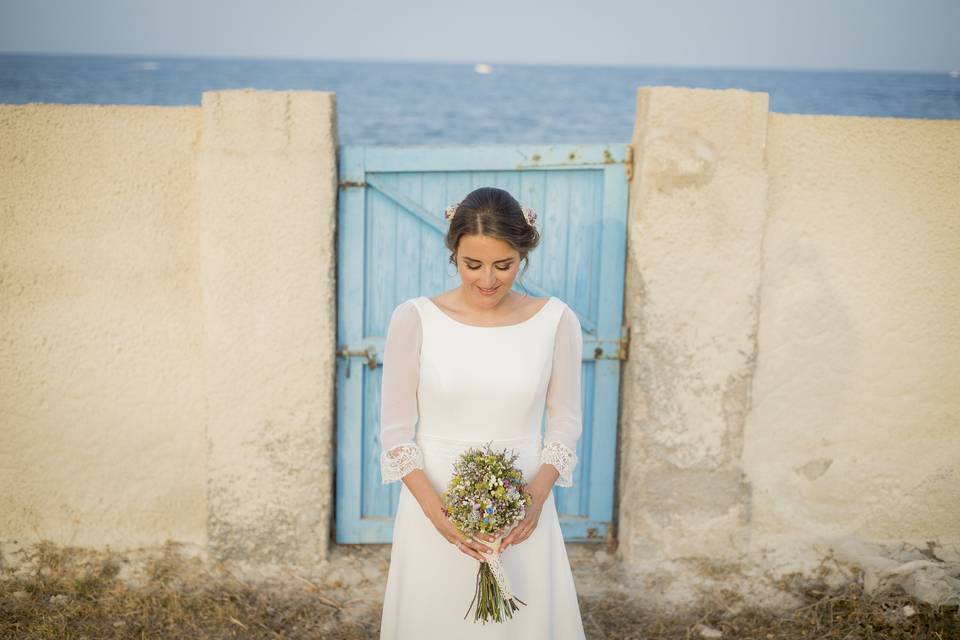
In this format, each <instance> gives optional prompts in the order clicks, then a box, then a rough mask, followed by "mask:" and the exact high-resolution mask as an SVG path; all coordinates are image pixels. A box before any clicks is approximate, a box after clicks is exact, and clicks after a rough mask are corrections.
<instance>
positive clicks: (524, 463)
mask: <svg viewBox="0 0 960 640" xmlns="http://www.w3.org/2000/svg"><path fill="white" fill-rule="evenodd" d="M444 218H445V219H446V220H447V221H448V222H449V229H448V232H447V234H446V238H445V243H446V246H447V248H448V249H449V250H450V252H451V255H450V262H451V263H452V264H454V265H456V267H457V270H458V272H459V274H460V279H461V284H460V286H459V287H457V288H455V289H452V290H450V291H447V292H444V293H441V294H439V295H437V296H435V297H432V298H431V297H427V296H418V297H414V298H409V299H407V300H404V301H403V302H401V303H400V304H398V305H397V306H396V307H395V308H394V310H393V313H392V315H391V318H390V323H389V326H388V328H387V336H386V341H385V346H384V353H383V368H382V381H381V397H380V432H379V438H380V469H381V475H382V478H383V482H384V483H390V482H397V481H400V482H401V483H402V486H401V488H400V496H399V501H398V503H397V511H396V516H395V519H394V525H393V539H392V547H391V555H390V569H389V572H388V574H387V584H386V590H385V593H384V599H383V613H382V618H381V623H380V637H381V638H383V639H392V638H399V639H402V640H406V639H408V638H410V639H422V638H447V639H451V640H467V639H468V638H485V639H487V638H524V639H531V640H532V639H538V638H542V639H544V640H546V639H551V640H553V639H568V638H570V639H579V638H584V632H583V623H582V621H581V616H580V607H579V602H578V600H577V593H576V587H575V584H574V579H573V574H572V571H571V569H570V562H569V559H568V557H567V552H566V547H565V545H564V540H563V534H562V531H561V528H560V521H559V518H558V516H557V508H556V503H555V501H554V496H553V487H554V485H558V486H562V487H570V486H573V471H574V468H575V467H576V464H577V454H576V451H577V441H578V440H579V438H580V434H581V432H582V416H581V397H580V396H581V358H582V350H583V338H582V334H581V327H580V322H579V320H578V318H577V316H576V314H575V313H574V312H573V310H572V309H571V308H570V307H568V306H567V304H566V303H565V302H563V301H562V300H561V299H560V298H557V297H555V296H549V297H546V298H535V297H530V296H526V295H521V294H518V293H516V292H514V291H512V290H511V288H512V286H513V283H514V280H515V279H516V278H517V275H518V272H519V266H520V262H521V261H526V263H527V265H528V264H529V253H530V252H531V251H532V250H533V249H534V248H535V247H536V246H537V245H538V243H539V241H540V232H539V230H538V228H537V224H536V213H535V212H534V211H533V210H531V209H529V208H526V207H521V205H520V204H519V203H518V202H517V200H516V199H515V198H514V197H513V196H512V195H510V193H508V192H507V191H505V190H503V189H498V188H495V187H482V188H479V189H476V190H474V191H472V192H471V193H469V194H468V195H467V196H466V197H465V198H464V199H463V201H462V202H459V203H457V204H455V205H451V206H450V207H448V208H447V210H446V212H445V214H444ZM544 410H546V424H545V429H544V433H543V434H541V429H540V425H541V422H542V420H543V415H544ZM486 445H490V446H491V447H492V448H494V449H499V450H504V451H507V452H508V453H511V452H512V453H516V454H517V455H518V457H517V459H516V461H515V464H516V465H517V467H518V468H519V469H521V471H522V472H523V476H524V482H525V487H524V489H525V491H526V492H527V493H529V494H530V495H531V497H532V498H533V503H532V504H531V505H530V506H529V507H528V509H527V511H526V516H525V518H524V519H523V520H522V521H521V522H519V523H518V524H517V525H516V526H515V527H513V528H512V529H510V530H509V531H507V532H499V535H501V536H502V541H501V546H500V552H501V560H502V563H503V567H504V570H505V572H506V574H507V576H508V578H509V582H510V585H511V587H512V591H513V593H514V594H516V595H517V597H519V598H521V599H522V600H523V602H524V603H525V604H526V606H522V607H520V609H519V611H516V612H514V614H513V617H512V618H508V619H506V620H505V621H504V622H502V623H490V624H480V623H478V622H475V621H474V620H473V616H472V615H470V616H469V617H467V616H465V612H467V610H468V608H469V606H470V603H471V599H472V597H473V594H474V591H475V588H476V576H477V569H478V563H479V562H486V558H487V557H488V554H489V553H490V549H489V547H488V546H487V545H485V544H483V543H482V542H480V541H478V540H474V539H471V538H468V537H465V536H464V535H462V534H461V533H460V532H459V531H458V530H457V529H456V528H455V527H454V525H453V523H452V522H451V521H450V519H449V518H447V516H446V515H444V513H443V510H442V508H441V507H442V504H441V499H440V496H441V495H442V493H443V492H444V490H445V489H446V486H447V483H448V482H449V481H450V478H451V475H452V473H453V463H454V462H455V461H456V460H457V458H458V456H459V455H460V453H462V452H463V451H465V450H466V449H468V448H471V447H485V446H486ZM484 539H485V540H487V541H493V540H494V539H495V538H494V537H493V536H485V537H484Z"/></svg>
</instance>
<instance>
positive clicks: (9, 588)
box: [0, 543, 960, 640]
mask: <svg viewBox="0 0 960 640" xmlns="http://www.w3.org/2000/svg"><path fill="white" fill-rule="evenodd" d="M125 562H126V560H125V559H124V558H123V557H121V556H119V555H117V554H114V553H111V552H109V551H107V552H90V551H87V550H83V551H80V550H75V549H70V548H59V547H56V546H55V545H52V544H49V543H41V544H39V545H36V546H35V547H34V548H33V549H32V550H31V551H30V557H29V563H28V564H26V565H24V566H27V567H29V570H28V571H23V570H21V571H18V572H14V571H12V570H4V572H3V573H4V575H3V579H2V581H0V638H4V639H5V638H23V639H24V640H33V639H40V638H43V639H44V640H47V639H52V638H71V639H80V638H87V639H88V640H94V639H100V638H191V639H202V638H286V639H299V638H331V639H339V638H375V637H376V636H377V632H378V629H379V620H380V609H379V603H364V602H361V601H360V600H358V599H354V600H351V599H350V597H349V594H346V595H344V594H343V593H342V592H337V593H331V592H329V591H328V590H325V589H322V588H321V587H319V586H317V584H315V583H314V582H311V581H310V580H307V579H305V578H298V579H294V580H290V581H287V582H286V583H283V584H281V583H258V584H256V585H254V584H249V583H245V582H243V581H241V580H239V579H237V578H236V577H234V576H232V575H230V574H229V573H228V572H226V571H217V570H214V571H210V570H208V569H206V568H205V567H204V566H203V565H202V563H201V562H200V561H199V560H197V561H193V560H190V559H185V558H184V557H183V556H182V555H181V554H179V553H178V552H177V550H176V546H175V545H172V544H171V545H168V546H167V547H165V548H164V550H163V553H162V554H161V555H159V556H158V557H156V558H154V559H153V560H151V561H149V562H147V563H146V564H145V565H144V571H143V573H142V575H139V576H138V578H137V579H136V580H127V579H124V578H125V576H124V575H121V574H123V573H124V564H125ZM788 582H789V581H788ZM802 584H803V583H802V581H800V580H797V581H796V582H795V583H792V584H786V583H785V584H784V588H791V589H793V590H794V591H795V592H797V593H799V595H801V596H802V598H803V599H804V601H805V602H806V604H805V605H804V606H802V607H800V608H798V609H796V610H794V611H791V612H788V613H778V612H771V611H766V610H759V609H755V608H750V607H747V606H745V605H744V603H743V602H742V600H741V598H740V597H739V596H738V595H737V594H736V593H734V592H733V591H726V592H725V591H721V592H720V593H719V594H713V595H707V594H705V595H704V598H703V600H702V601H701V604H700V606H699V607H697V608H696V609H694V610H690V611H687V612H684V613H682V614H679V613H678V614H672V615H671V614H664V613H662V612H654V611H653V610H652V609H651V608H649V607H647V606H645V604H644V602H643V601H642V599H641V598H639V597H637V596H629V595H624V594H622V593H611V594H607V595H604V596H603V597H599V596H589V597H582V598H581V603H580V604H581V611H582V614H583V620H584V626H585V628H586V631H587V636H588V637H589V638H611V639H613V638H622V639H627V638H635V639H641V638H643V639H651V640H652V639H664V640H665V639H675V638H699V637H701V635H700V630H701V628H702V627H701V626H700V625H705V626H707V627H710V628H713V629H716V630H719V631H721V632H722V634H723V636H722V637H723V638H727V639H729V638H737V639H743V640H746V639H756V640H767V639H771V638H775V639H778V640H780V639H782V640H794V639H799V638H803V639H804V640H809V639H812V638H825V639H826V638H829V639H837V640H840V639H843V640H852V639H854V638H856V639H858V640H871V639H875V638H883V639H888V638H889V639H907V638H909V639H911V640H915V639H916V640H923V639H928V638H929V639H931V640H933V639H935V640H948V639H950V640H953V639H956V638H960V614H958V611H957V607H956V606H952V607H943V608H940V609H939V610H936V609H934V608H932V607H930V606H929V605H923V604H918V603H915V602H913V601H912V600H911V599H910V598H908V597H907V596H905V595H902V594H886V595H883V596H876V597H868V596H866V595H864V594H863V593H862V591H861V590H860V588H859V586H857V584H856V583H855V582H854V583H851V584H850V585H848V586H846V587H844V588H843V589H841V590H830V589H828V588H826V587H824V586H822V585H820V586H814V587H810V586H806V587H804V586H800V585H802ZM905 607H910V608H912V609H913V611H914V613H913V614H912V615H909V616H908V615H905ZM908 611H909V609H908ZM348 613H349V615H347V614H348Z"/></svg>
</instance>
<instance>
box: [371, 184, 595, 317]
mask: <svg viewBox="0 0 960 640" xmlns="http://www.w3.org/2000/svg"><path fill="white" fill-rule="evenodd" d="M366 182H367V185H369V186H370V187H371V188H373V189H376V190H377V191H379V192H380V193H381V194H382V195H383V196H384V197H385V198H388V199H390V200H392V201H393V202H395V203H397V204H398V205H400V207H401V208H402V209H403V210H404V211H408V212H409V213H412V214H413V215H414V216H416V217H417V219H418V220H420V221H421V222H423V223H425V224H427V225H428V226H429V227H430V228H432V229H433V230H435V231H436V232H437V233H439V234H441V235H443V234H446V233H447V228H448V225H447V223H446V222H444V221H442V220H440V218H438V217H437V216H435V215H432V214H431V213H430V212H429V211H427V210H426V209H424V208H423V207H421V206H420V205H419V204H418V203H417V202H416V201H415V200H413V199H412V198H409V197H407V196H405V195H403V194H402V193H400V192H399V191H397V190H396V189H394V188H393V187H391V186H390V185H388V184H385V183H384V182H383V180H381V179H380V178H378V177H376V176H375V175H373V174H367V176H366ZM524 286H525V287H526V288H527V289H530V290H531V291H533V292H534V293H535V294H536V295H538V296H542V297H548V296H549V294H548V293H547V292H546V291H544V290H543V289H542V288H540V287H538V286H537V285H535V284H525V285H524ZM571 309H572V307H571ZM574 313H576V314H577V317H578V318H579V319H580V327H581V328H582V329H583V330H584V331H585V332H587V333H588V334H590V335H594V334H595V333H596V330H597V327H596V326H595V325H594V323H593V322H592V321H591V320H590V319H589V318H584V317H583V316H582V315H580V314H579V313H578V312H577V311H574Z"/></svg>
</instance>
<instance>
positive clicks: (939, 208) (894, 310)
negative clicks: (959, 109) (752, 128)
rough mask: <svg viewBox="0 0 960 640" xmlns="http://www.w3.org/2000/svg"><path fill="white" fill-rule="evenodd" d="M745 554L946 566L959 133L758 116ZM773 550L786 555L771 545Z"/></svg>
mask: <svg viewBox="0 0 960 640" xmlns="http://www.w3.org/2000/svg"><path fill="white" fill-rule="evenodd" d="M767 139H768V149H767V162H768V167H769V176H770V177H769V184H770V188H769V222H768V226H767V234H766V238H765V240H764V273H763V286H762V294H761V296H760V331H759V335H758V342H759V357H758V359H757V370H756V375H755V376H754V385H753V408H752V411H751V413H750V417H749V420H748V422H747V429H746V446H745V449H744V467H745V469H746V471H747V474H748V476H749V479H750V483H751V485H752V486H753V537H754V543H755V544H754V546H755V547H768V548H769V549H768V550H769V552H770V553H780V554H783V553H789V545H783V544H781V543H779V542H778V541H779V540H781V539H783V538H785V537H786V538H788V539H789V538H793V539H797V538H804V539H810V540H819V539H824V538H826V539H833V538H844V537H853V538H856V539H860V540H870V541H877V542H881V543H898V542H901V541H903V542H908V543H910V544H914V545H916V546H919V547H921V548H924V547H926V543H927V541H932V542H934V543H939V544H941V545H943V548H942V549H934V551H935V553H936V554H937V555H938V556H940V557H951V556H952V557H954V558H956V557H958V555H960V122H957V121H946V120H940V121H938V120H910V119H898V118H862V117H835V116H805V115H783V114H771V117H770V122H769V128H768V136H767ZM781 547H786V548H781Z"/></svg>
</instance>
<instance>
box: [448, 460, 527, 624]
mask: <svg viewBox="0 0 960 640" xmlns="http://www.w3.org/2000/svg"><path fill="white" fill-rule="evenodd" d="M517 457H518V455H517V454H516V453H514V454H512V455H511V456H510V457H507V455H506V453H504V452H500V451H491V449H490V444H489V443H488V444H487V446H486V449H485V450H483V449H478V448H475V447H474V448H471V449H468V450H467V451H464V452H463V453H461V454H460V457H459V459H458V460H457V462H455V463H454V465H453V471H454V472H453V477H452V478H451V479H450V483H449V485H447V489H446V491H444V493H443V495H442V496H441V501H442V503H443V513H444V514H445V515H446V516H447V517H448V518H450V519H451V521H452V522H453V524H454V526H455V527H456V528H457V530H458V531H460V532H461V533H463V534H464V535H466V536H468V537H473V536H474V534H476V533H484V534H499V535H498V536H497V537H496V539H495V540H494V541H493V542H492V543H491V542H487V541H486V540H483V539H482V538H477V540H479V541H480V542H482V543H484V544H486V545H487V546H489V547H490V548H491V549H492V550H493V552H492V553H491V554H490V557H489V558H487V560H486V562H481V563H480V568H479V569H478V570H477V588H476V591H475V592H474V594H473V600H471V601H470V606H469V607H467V613H466V614H464V616H463V617H464V619H466V617H467V615H469V614H470V608H472V607H473V603H474V602H477V598H478V596H479V602H477V609H476V611H475V613H474V616H473V621H474V622H476V621H477V620H481V621H482V622H483V623H484V624H486V623H487V622H488V621H490V620H494V621H496V622H503V621H504V616H507V617H509V618H513V612H514V611H519V609H520V608H519V607H518V606H517V605H516V602H519V603H520V604H522V605H524V606H526V604H527V603H526V602H524V601H523V600H520V598H518V597H517V596H516V595H514V594H513V592H512V591H511V589H510V582H509V581H508V580H507V574H506V572H505V571H504V567H503V563H502V561H501V559H500V551H499V549H500V541H501V540H503V537H504V535H506V533H507V532H508V531H509V530H510V529H512V528H513V527H514V526H515V525H516V524H517V523H518V522H520V521H521V520H523V518H524V516H525V515H526V510H527V506H528V505H529V504H530V503H531V502H532V501H533V498H532V497H531V496H530V494H529V493H527V492H526V491H524V490H523V473H522V472H521V471H520V470H519V469H517V467H516V466H514V462H515V461H516V459H517ZM515 601H516V602H515Z"/></svg>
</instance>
